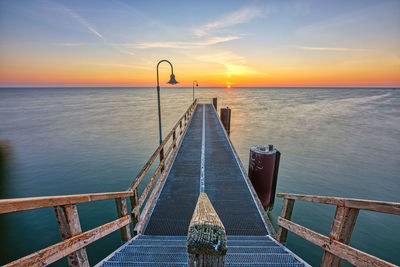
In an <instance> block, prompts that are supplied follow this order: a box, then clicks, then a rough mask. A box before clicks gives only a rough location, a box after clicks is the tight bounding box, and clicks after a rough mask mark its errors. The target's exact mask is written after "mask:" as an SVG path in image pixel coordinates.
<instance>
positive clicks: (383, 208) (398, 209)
mask: <svg viewBox="0 0 400 267" xmlns="http://www.w3.org/2000/svg"><path fill="white" fill-rule="evenodd" d="M277 197H281V198H282V197H283V198H288V199H295V200H302V201H308V202H315V203H322V204H329V205H336V206H340V207H347V208H355V209H360V210H371V211H377V212H383V213H390V214H396V215H400V203H398V202H387V201H376V200H366V199H356V198H341V197H328V196H314V195H301V194H286V193H278V194H277Z"/></svg>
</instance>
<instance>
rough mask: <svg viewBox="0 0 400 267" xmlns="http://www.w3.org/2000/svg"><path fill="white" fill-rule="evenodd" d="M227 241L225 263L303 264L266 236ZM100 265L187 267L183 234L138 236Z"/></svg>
mask: <svg viewBox="0 0 400 267" xmlns="http://www.w3.org/2000/svg"><path fill="white" fill-rule="evenodd" d="M227 244H228V252H227V254H226V264H225V266H231V267H233V266H235V267H239V266H264V267H265V266H275V267H305V266H307V265H305V264H304V263H303V262H301V261H299V260H298V259H296V257H295V256H294V255H293V254H292V253H291V252H290V251H288V250H287V249H286V248H285V247H284V246H282V245H281V244H279V243H277V242H275V241H273V240H272V239H271V238H270V237H268V236H228V243H227ZM101 266H104V267H128V266H129V267H133V266H142V267H144V266H160V267H161V266H164V267H167V266H182V267H183V266H187V248H186V236H154V235H153V236H146V235H139V236H137V237H136V238H135V239H133V240H131V241H129V242H127V243H126V244H125V245H124V246H122V247H121V248H120V249H118V250H117V251H116V252H115V253H114V254H112V255H111V256H110V257H109V258H108V259H107V260H106V261H104V262H102V265H101Z"/></svg>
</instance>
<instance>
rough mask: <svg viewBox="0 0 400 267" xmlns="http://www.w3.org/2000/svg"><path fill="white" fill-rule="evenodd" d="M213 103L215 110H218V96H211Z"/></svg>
mask: <svg viewBox="0 0 400 267" xmlns="http://www.w3.org/2000/svg"><path fill="white" fill-rule="evenodd" d="M213 105H214V108H215V110H216V111H217V112H218V98H216V97H214V98H213Z"/></svg>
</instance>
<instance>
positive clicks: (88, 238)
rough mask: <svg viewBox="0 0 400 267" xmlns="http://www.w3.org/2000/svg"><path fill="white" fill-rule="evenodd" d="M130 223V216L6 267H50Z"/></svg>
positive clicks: (76, 236)
mask: <svg viewBox="0 0 400 267" xmlns="http://www.w3.org/2000/svg"><path fill="white" fill-rule="evenodd" d="M130 222H131V217H130V216H129V215H127V216H124V217H122V218H119V219H117V220H115V221H112V222H110V223H106V224H104V225H102V226H99V227H96V228H94V229H92V230H89V231H87V232H84V233H82V234H79V235H75V236H73V237H71V238H68V239H66V240H64V241H61V242H59V243H57V244H55V245H52V246H50V247H47V248H45V249H42V250H40V251H37V252H34V253H32V254H30V255H28V256H25V257H23V258H21V259H18V260H16V261H13V262H10V263H9V264H6V265H5V266H4V267H11V266H15V267H17V266H45V265H48V264H50V263H53V262H55V261H57V260H59V259H61V258H63V257H65V256H67V255H68V254H71V253H73V252H75V251H77V250H79V249H82V248H84V247H86V246H87V245H89V244H90V243H93V242H94V241H96V240H98V239H100V238H102V237H104V236H106V235H108V234H110V233H112V232H114V231H116V230H118V229H120V228H122V227H124V226H125V225H128V224H129V223H130Z"/></svg>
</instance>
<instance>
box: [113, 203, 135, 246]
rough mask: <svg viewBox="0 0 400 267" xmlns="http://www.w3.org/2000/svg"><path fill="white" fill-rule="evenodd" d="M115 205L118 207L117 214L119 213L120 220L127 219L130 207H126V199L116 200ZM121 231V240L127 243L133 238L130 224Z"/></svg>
mask: <svg viewBox="0 0 400 267" xmlns="http://www.w3.org/2000/svg"><path fill="white" fill-rule="evenodd" d="M115 204H116V206H117V213H118V218H122V217H125V216H126V215H128V207H127V205H126V198H124V197H122V198H116V199H115ZM120 231H121V240H122V241H124V242H126V241H128V240H130V239H131V238H132V236H131V229H130V224H128V225H125V226H124V227H122V228H121V229H120Z"/></svg>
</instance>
